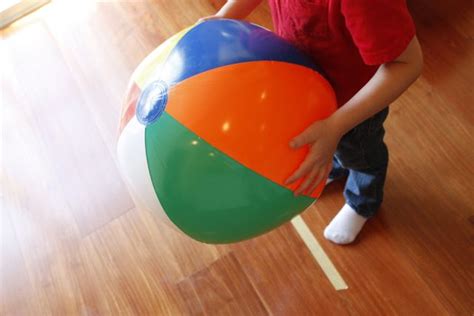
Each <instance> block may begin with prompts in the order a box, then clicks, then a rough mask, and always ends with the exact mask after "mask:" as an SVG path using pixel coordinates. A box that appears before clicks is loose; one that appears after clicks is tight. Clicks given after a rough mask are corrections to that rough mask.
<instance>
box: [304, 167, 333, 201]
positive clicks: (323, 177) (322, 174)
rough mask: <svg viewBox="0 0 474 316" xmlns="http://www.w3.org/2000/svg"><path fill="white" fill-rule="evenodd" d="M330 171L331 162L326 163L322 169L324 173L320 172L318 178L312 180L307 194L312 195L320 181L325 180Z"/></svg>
mask: <svg viewBox="0 0 474 316" xmlns="http://www.w3.org/2000/svg"><path fill="white" fill-rule="evenodd" d="M331 169H332V162H330V163H328V164H327V165H326V166H325V167H324V168H323V170H324V172H321V173H320V174H319V175H318V177H316V178H315V179H314V182H313V184H312V185H311V187H310V188H309V190H308V194H311V193H313V191H314V190H315V189H316V187H317V186H318V185H319V184H320V183H321V181H322V180H324V179H325V178H327V176H328V175H329V173H330V172H331Z"/></svg>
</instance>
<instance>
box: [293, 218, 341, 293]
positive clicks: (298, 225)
mask: <svg viewBox="0 0 474 316" xmlns="http://www.w3.org/2000/svg"><path fill="white" fill-rule="evenodd" d="M291 223H292V224H293V226H294V227H295V229H296V231H297V232H298V235H300V237H301V239H303V241H304V243H305V244H306V246H307V247H308V248H309V250H310V251H311V254H312V255H313V257H314V259H316V261H317V262H318V264H319V265H320V266H321V268H322V269H323V271H324V274H326V277H327V278H328V279H329V281H330V282H331V283H332V285H333V286H334V288H335V289H336V291H340V290H346V289H348V286H347V284H346V282H344V279H343V278H342V277H341V275H340V274H339V272H338V271H337V269H336V267H335V266H334V265H333V263H332V262H331V259H329V257H328V256H327V254H326V253H325V252H324V250H323V248H322V247H321V245H320V244H319V242H318V241H317V240H316V238H315V237H314V235H313V234H312V233H311V231H310V230H309V228H308V226H307V225H306V223H305V222H304V220H303V219H302V218H301V216H299V215H298V216H296V217H295V218H293V219H292V220H291Z"/></svg>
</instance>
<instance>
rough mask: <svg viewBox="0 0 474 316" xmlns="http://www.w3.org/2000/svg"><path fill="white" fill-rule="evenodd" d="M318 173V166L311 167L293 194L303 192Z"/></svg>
mask: <svg viewBox="0 0 474 316" xmlns="http://www.w3.org/2000/svg"><path fill="white" fill-rule="evenodd" d="M320 173H321V172H320V168H316V167H313V169H312V170H311V171H310V172H309V174H308V176H307V177H306V179H305V180H304V181H303V183H301V185H300V186H299V187H298V189H297V190H296V191H295V195H299V194H300V193H302V192H304V191H305V190H306V189H307V188H308V187H309V186H310V184H312V183H313V180H314V178H315V177H318V176H319V174H320Z"/></svg>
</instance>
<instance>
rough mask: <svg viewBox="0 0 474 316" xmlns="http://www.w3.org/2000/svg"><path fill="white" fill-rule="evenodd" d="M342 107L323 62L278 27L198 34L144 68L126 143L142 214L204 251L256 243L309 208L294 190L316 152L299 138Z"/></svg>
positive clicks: (121, 152) (190, 32)
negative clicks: (297, 142) (295, 142)
mask: <svg viewBox="0 0 474 316" xmlns="http://www.w3.org/2000/svg"><path fill="white" fill-rule="evenodd" d="M335 109H336V100H335V96H334V92H333V90H332V89H331V87H330V85H329V84H328V82H327V81H326V80H325V79H324V78H323V77H322V76H321V74H320V73H319V71H318V69H317V68H316V67H315V66H314V64H313V62H312V61H311V60H310V59H308V58H307V57H306V56H305V55H303V54H302V53H301V52H300V51H299V50H298V49H297V48H295V47H294V46H292V45H291V44H289V43H288V42H286V41H284V40H283V39H281V38H279V37H278V36H276V35H275V34H274V33H272V32H270V31H269V30H267V29H264V28H262V27H259V26H257V25H254V24H250V23H246V22H240V21H234V20H226V19H223V20H211V21H206V22H203V23H199V24H196V25H194V26H192V27H190V28H188V29H185V30H183V31H182V32H180V33H178V34H176V35H175V36H173V37H171V38H170V39H169V40H167V41H166V42H164V43H163V44H162V45H160V46H159V47H158V48H157V49H156V50H154V51H153V52H152V53H151V54H150V55H149V56H148V57H146V59H145V60H144V61H143V62H142V63H141V64H140V65H139V66H138V68H137V69H136V71H135V72H134V74H133V75H132V78H131V82H130V84H129V89H128V92H127V96H126V101H125V106H124V109H123V113H122V117H121V125H120V136H119V140H118V158H119V163H120V167H121V171H122V174H123V176H124V178H125V180H126V182H127V183H128V185H129V188H130V190H131V192H132V195H133V196H134V199H135V201H136V203H137V204H138V205H139V207H143V208H145V209H149V210H151V211H153V212H156V213H157V214H160V215H161V217H162V218H163V219H164V220H166V221H168V222H170V223H172V225H174V226H176V227H177V228H178V229H179V230H180V231H182V232H184V233H185V234H187V235H189V236H190V237H192V238H194V239H196V240H199V241H202V242H205V243H230V242H237V241H241V240H244V239H248V238H252V237H255V236H258V235H260V234H263V233H265V232H268V231H270V230H272V229H274V228H276V227H278V226H279V225H281V224H283V223H285V222H287V221H289V220H290V219H291V218H293V217H294V216H296V215H297V214H299V213H301V212H302V211H303V210H305V209H306V208H307V207H308V206H310V205H311V204H312V203H313V202H314V201H315V200H316V199H317V198H318V196H319V195H320V193H321V191H322V189H323V184H321V185H319V187H318V188H317V190H316V191H315V192H314V193H313V194H311V195H306V196H304V195H303V196H298V197H296V196H294V190H295V189H296V186H297V185H298V184H299V183H296V184H295V185H292V186H287V185H285V184H284V182H285V180H286V179H287V178H288V177H289V176H290V175H291V174H292V173H293V172H294V171H295V170H296V169H297V167H298V166H299V165H300V164H301V162H302V161H303V160H304V158H305V156H306V153H307V152H308V148H302V149H299V150H292V149H290V147H289V142H290V140H291V139H292V138H293V137H295V136H296V135H298V134H299V133H301V132H302V131H304V130H305V129H306V128H307V127H308V126H309V125H310V124H311V123H313V122H314V121H316V120H321V119H324V118H327V117H328V116H329V115H330V114H331V113H333V112H334V111H335Z"/></svg>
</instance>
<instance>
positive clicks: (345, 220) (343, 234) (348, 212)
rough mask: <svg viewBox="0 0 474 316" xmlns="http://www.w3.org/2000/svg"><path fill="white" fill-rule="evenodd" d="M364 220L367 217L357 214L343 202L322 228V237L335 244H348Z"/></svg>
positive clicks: (355, 235) (357, 232)
mask: <svg viewBox="0 0 474 316" xmlns="http://www.w3.org/2000/svg"><path fill="white" fill-rule="evenodd" d="M366 221H367V218H365V217H363V216H361V215H359V214H357V213H356V211H354V210H353V209H352V207H350V206H349V205H348V204H345V205H344V206H343V207H342V209H341V210H340V211H339V213H337V215H336V216H335V217H334V218H333V220H332V221H331V223H329V225H328V226H327V227H326V229H325V230H324V237H326V239H328V240H330V241H332V242H334V243H336V244H340V245H344V244H350V243H351V242H353V241H354V239H355V238H356V237H357V234H359V232H360V230H361V229H362V227H363V226H364V224H365V222H366Z"/></svg>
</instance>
